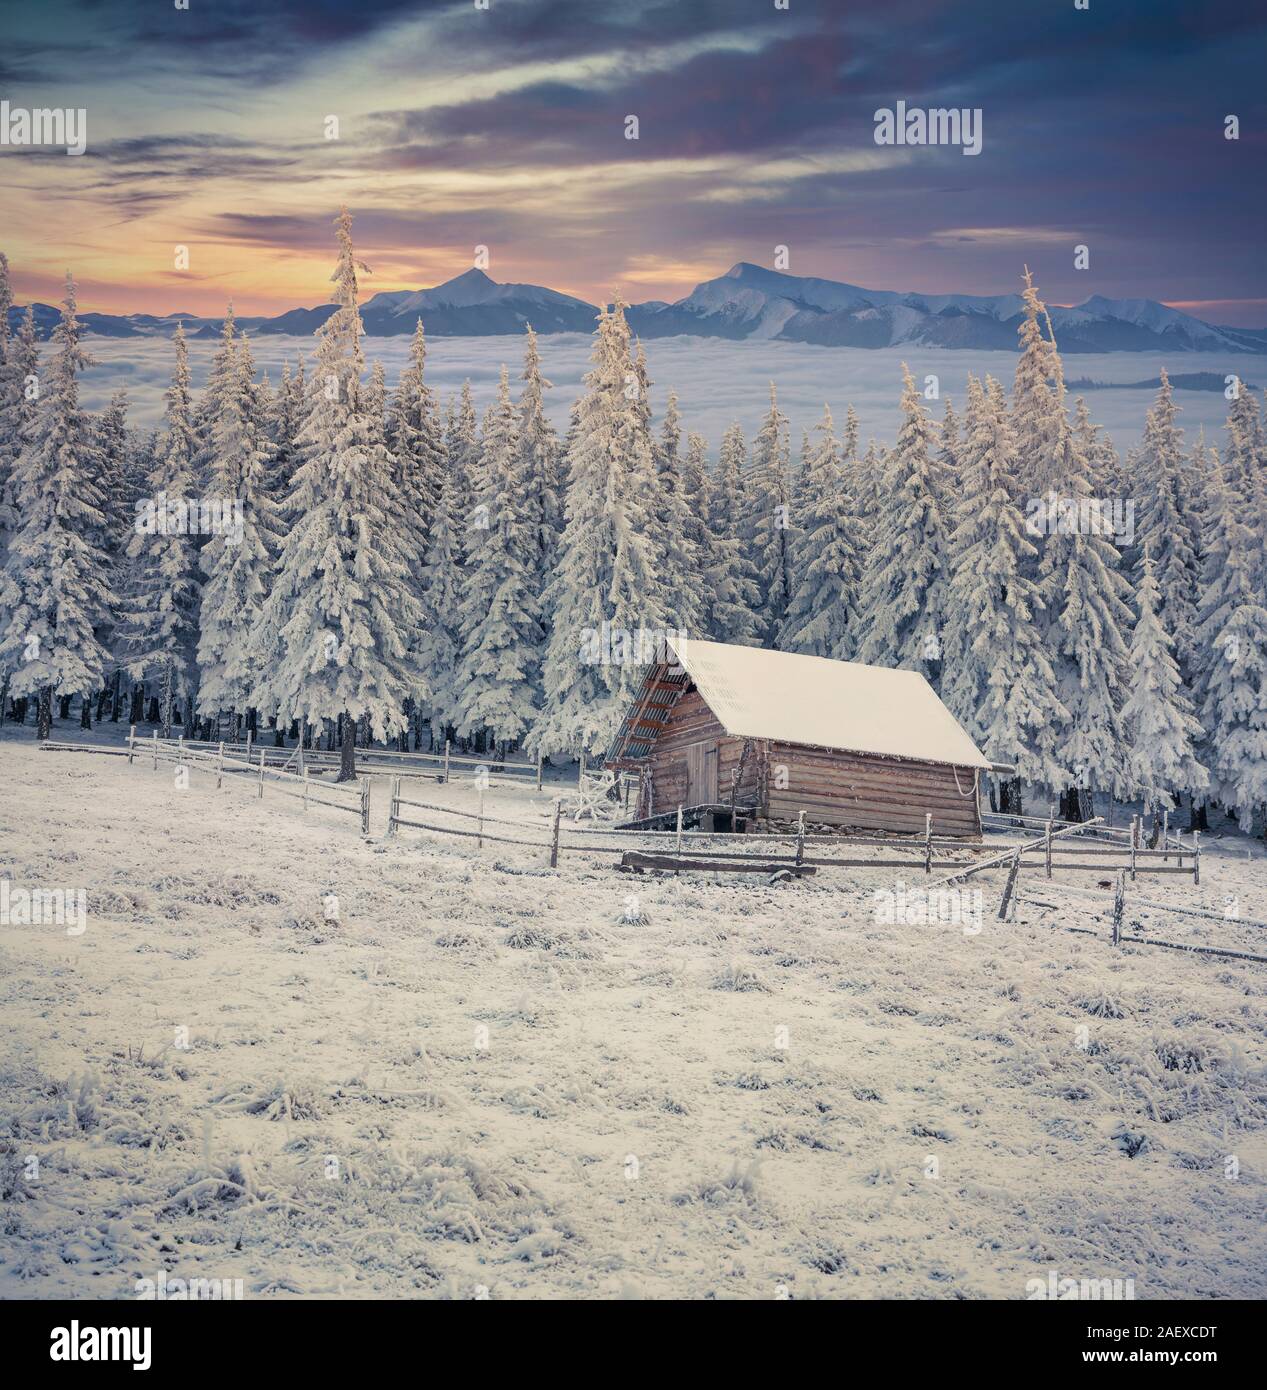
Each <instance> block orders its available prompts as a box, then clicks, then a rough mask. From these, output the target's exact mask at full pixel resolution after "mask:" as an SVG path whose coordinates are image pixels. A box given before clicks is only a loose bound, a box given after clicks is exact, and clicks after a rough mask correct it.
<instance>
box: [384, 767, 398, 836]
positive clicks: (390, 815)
mask: <svg viewBox="0 0 1267 1390" xmlns="http://www.w3.org/2000/svg"><path fill="white" fill-rule="evenodd" d="M399 810H400V778H399V777H393V778H392V799H391V804H390V805H389V806H388V808H387V833H388V834H389V835H394V834H395V833H396V812H397V811H399Z"/></svg>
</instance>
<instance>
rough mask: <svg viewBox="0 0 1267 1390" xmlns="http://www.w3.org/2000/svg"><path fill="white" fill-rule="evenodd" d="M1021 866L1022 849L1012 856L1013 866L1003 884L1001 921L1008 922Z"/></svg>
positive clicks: (1000, 904) (1000, 910)
mask: <svg viewBox="0 0 1267 1390" xmlns="http://www.w3.org/2000/svg"><path fill="white" fill-rule="evenodd" d="M1020 868H1021V853H1020V850H1017V852H1016V853H1015V854H1014V855H1013V856H1012V864H1011V867H1010V868H1009V869H1008V871H1007V882H1006V883H1005V884H1004V885H1003V901H1002V902H1001V903H999V921H1000V922H1006V921H1007V914H1008V909H1009V908H1010V907H1011V905H1012V898H1013V895H1014V894H1015V892H1016V876H1017V874H1018V873H1019V872H1020Z"/></svg>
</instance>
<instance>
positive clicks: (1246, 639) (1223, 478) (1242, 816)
mask: <svg viewBox="0 0 1267 1390" xmlns="http://www.w3.org/2000/svg"><path fill="white" fill-rule="evenodd" d="M1229 433H1230V432H1229ZM1227 453H1228V455H1229V457H1228V458H1225V459H1223V460H1222V461H1220V462H1219V463H1218V464H1217V465H1216V467H1215V469H1214V471H1213V474H1212V475H1211V477H1210V479H1209V485H1208V488H1207V494H1206V513H1205V518H1204V527H1203V532H1202V548H1203V550H1204V559H1203V564H1202V585H1201V599H1200V605H1199V608H1198V619H1197V623H1198V625H1197V642H1196V648H1195V651H1196V658H1195V659H1196V663H1197V669H1196V681H1195V686H1196V689H1195V694H1196V707H1197V712H1198V717H1199V719H1200V721H1201V726H1202V729H1203V733H1204V737H1203V739H1202V742H1201V745H1200V747H1199V750H1198V752H1199V756H1200V758H1201V761H1202V762H1203V763H1204V764H1205V766H1206V767H1207V768H1208V770H1209V773H1210V794H1211V799H1212V800H1214V801H1217V802H1220V803H1222V805H1224V806H1225V807H1226V808H1227V809H1228V810H1229V811H1230V812H1232V813H1234V814H1236V816H1237V817H1238V820H1239V822H1240V826H1241V829H1242V830H1244V831H1246V832H1249V831H1250V830H1252V828H1253V819H1254V814H1255V811H1262V812H1263V813H1264V816H1265V817H1267V609H1265V608H1264V607H1263V592H1264V591H1263V587H1262V583H1261V578H1260V576H1261V574H1262V553H1263V544H1264V542H1263V538H1262V537H1261V536H1260V535H1256V534H1255V531H1254V527H1253V525H1252V524H1251V523H1252V522H1253V521H1254V520H1255V518H1254V515H1253V513H1252V512H1251V511H1250V510H1249V508H1248V507H1247V506H1246V503H1245V500H1244V498H1243V497H1242V495H1241V491H1240V484H1241V482H1242V480H1243V473H1242V471H1241V469H1242V461H1241V460H1240V459H1238V458H1236V456H1235V443H1234V441H1232V440H1230V439H1229V445H1228V450H1227ZM1229 473H1230V474H1231V476H1229ZM1194 820H1196V821H1197V823H1198V824H1199V820H1198V819H1197V812H1196V808H1195V801H1194ZM1264 831H1265V833H1267V824H1265V826H1264Z"/></svg>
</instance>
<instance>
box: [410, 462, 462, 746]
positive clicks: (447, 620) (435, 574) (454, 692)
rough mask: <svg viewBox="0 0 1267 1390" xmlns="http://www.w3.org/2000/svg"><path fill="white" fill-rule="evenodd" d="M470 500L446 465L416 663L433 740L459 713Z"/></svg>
mask: <svg viewBox="0 0 1267 1390" xmlns="http://www.w3.org/2000/svg"><path fill="white" fill-rule="evenodd" d="M466 501H467V499H466V491H465V489H464V488H463V486H462V483H461V479H460V477H459V474H458V472H457V471H456V469H454V468H453V467H449V468H446V470H445V474H444V478H443V481H442V482H441V484H440V496H439V498H438V500H437V502H436V506H435V511H434V512H433V513H432V516H431V527H430V535H429V537H428V540H427V554H426V561H425V563H424V564H423V567H422V574H421V585H420V589H421V593H420V601H421V605H422V628H421V632H420V633H419V636H418V666H419V668H420V669H421V670H422V671H424V672H425V673H426V677H427V683H428V685H429V686H430V693H429V695H428V698H427V701H426V714H427V717H428V718H429V720H430V722H431V737H432V742H433V744H434V743H435V742H436V741H438V740H441V739H444V738H445V737H449V736H455V735H456V733H457V726H458V723H459V721H460V718H461V697H462V692H461V689H460V687H459V684H458V663H459V661H460V660H461V656H462V617H461V607H462V596H463V594H464V593H465V592H466V582H467V580H466V570H465V568H464V566H463V555H464V553H465V545H464V541H463V531H464V527H465V518H466Z"/></svg>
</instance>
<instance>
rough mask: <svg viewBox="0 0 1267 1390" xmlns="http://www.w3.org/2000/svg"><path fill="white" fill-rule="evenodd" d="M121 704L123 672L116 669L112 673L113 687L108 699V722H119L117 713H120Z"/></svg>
mask: <svg viewBox="0 0 1267 1390" xmlns="http://www.w3.org/2000/svg"><path fill="white" fill-rule="evenodd" d="M122 705H123V672H122V671H116V672H115V673H114V689H113V691H112V693H111V699H110V722H111V723H112V724H117V723H118V722H119V715H120V714H121V713H122V708H121V707H122Z"/></svg>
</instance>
